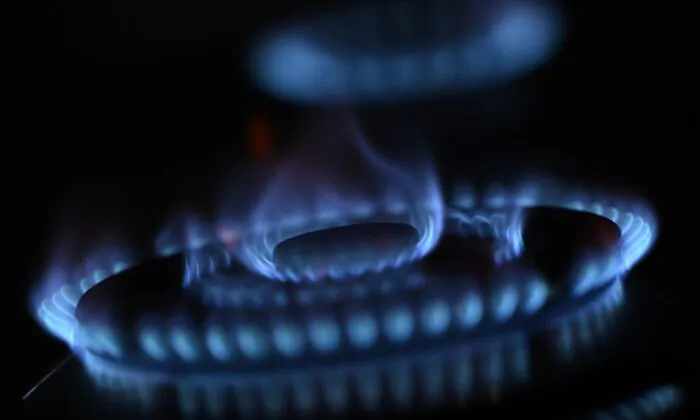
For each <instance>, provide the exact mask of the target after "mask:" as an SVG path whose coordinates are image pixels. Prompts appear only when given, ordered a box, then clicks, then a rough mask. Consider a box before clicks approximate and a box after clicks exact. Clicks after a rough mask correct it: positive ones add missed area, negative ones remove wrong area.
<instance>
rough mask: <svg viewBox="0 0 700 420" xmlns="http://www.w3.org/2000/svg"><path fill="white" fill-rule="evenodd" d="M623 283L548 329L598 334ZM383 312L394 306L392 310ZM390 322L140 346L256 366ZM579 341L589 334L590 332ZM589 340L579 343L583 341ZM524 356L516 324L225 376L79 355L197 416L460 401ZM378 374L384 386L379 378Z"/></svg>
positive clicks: (434, 309)
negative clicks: (171, 391)
mask: <svg viewBox="0 0 700 420" xmlns="http://www.w3.org/2000/svg"><path fill="white" fill-rule="evenodd" d="M620 287H621V283H619V282H616V283H614V285H613V287H611V288H610V289H609V292H605V293H603V294H601V295H600V296H599V297H597V298H596V299H594V300H593V301H591V302H590V303H588V304H586V305H584V306H583V307H580V308H578V309H576V310H574V311H573V313H571V314H569V315H568V316H566V317H564V318H562V319H561V320H560V321H559V322H558V325H559V326H558V327H557V328H556V329H555V330H554V331H553V334H554V335H559V330H561V329H562V328H563V329H567V331H570V332H571V331H573V332H574V334H575V333H576V331H577V330H572V329H571V327H570V326H569V324H570V322H569V321H567V320H568V319H570V318H572V317H575V319H576V320H578V322H581V320H583V321H585V322H587V323H588V324H590V325H591V328H592V334H594V335H595V336H597V337H601V338H602V337H604V336H605V335H606V334H607V332H608V328H609V327H610V326H611V325H612V324H611V323H610V322H598V320H600V319H607V320H610V318H611V317H612V316H613V315H614V314H615V312H616V311H617V309H619V305H620V304H621V302H622V300H621V299H620V297H621V295H620V291H621V289H620ZM424 308H425V309H424V311H425V312H423V314H429V316H425V317H423V316H420V317H417V318H416V322H417V325H416V328H417V330H416V331H415V332H414V333H413V334H425V333H427V334H429V335H434V334H435V328H436V327H435V326H436V325H440V322H439V321H437V322H436V320H439V319H440V318H441V317H440V316H439V315H437V316H436V314H439V313H440V312H441V311H440V305H439V304H434V303H429V304H427V305H426V306H425V307H424ZM387 313H392V310H389V311H387ZM388 320H389V318H386V317H385V316H381V315H377V316H375V315H373V314H372V313H371V312H364V313H362V314H358V315H357V316H356V317H355V318H354V320H353V322H355V323H359V324H362V327H363V328H361V329H357V330H351V329H342V327H341V326H339V325H337V324H334V322H333V321H332V320H329V319H328V318H326V319H323V318H321V319H317V320H315V321H312V322H309V323H308V325H307V326H306V328H304V327H302V326H300V325H295V323H294V322H291V323H289V322H286V321H285V320H280V321H278V322H276V323H275V324H274V325H273V326H272V328H271V329H269V330H261V329H255V328H253V327H251V326H250V325H241V326H239V328H238V329H237V330H234V331H232V330H231V329H230V328H228V327H226V326H223V325H220V326H216V325H212V326H211V327H210V329H209V330H208V332H207V333H206V334H205V336H204V337H203V342H201V343H198V344H196V345H192V344H190V345H189V346H188V347H186V346H185V345H184V343H192V341H190V340H195V337H196V334H192V335H191V336H190V337H187V338H186V339H183V338H178V337H181V336H183V335H184V334H188V333H184V332H180V333H179V335H178V334H174V335H173V342H172V344H171V345H167V344H165V343H163V344H162V347H161V346H159V345H155V344H147V345H146V346H145V347H144V349H145V351H148V352H150V353H149V354H151V355H152V357H154V358H157V359H156V360H158V361H161V362H166V363H167V360H171V362H172V361H173V360H175V359H168V358H178V359H181V360H184V361H186V362H187V363H193V364H201V363H202V359H203V358H209V359H212V358H213V359H215V360H218V361H226V362H228V363H230V362H231V360H235V359H243V360H244V361H246V363H251V362H252V363H257V362H264V361H266V360H273V359H274V358H275V355H276V356H277V357H284V358H285V359H292V360H294V359H298V358H300V357H302V356H303V355H304V354H305V353H306V352H309V351H313V352H319V353H321V354H339V353H340V352H341V350H340V348H339V347H338V345H339V342H340V341H342V340H343V339H345V340H347V339H351V340H354V341H353V342H354V343H355V345H356V346H360V348H364V349H366V348H368V346H371V345H372V344H373V343H374V342H376V340H377V339H379V336H384V337H393V339H400V338H401V337H406V333H405V332H406V331H409V330H407V329H406V327H405V325H407V324H406V323H405V322H399V323H397V322H395V321H388ZM387 322H388V323H387ZM402 325H403V326H402ZM295 328H296V329H295ZM421 330H422V332H421ZM173 332H174V330H173ZM227 334H235V335H237V336H238V340H240V342H239V343H238V345H237V346H235V348H232V347H231V345H230V344H229V343H230V340H228V339H223V338H221V337H222V336H224V335H227ZM577 337H578V336H576V335H574V336H573V337H572V342H571V345H572V346H571V347H566V348H563V349H562V350H561V351H569V352H570V351H574V350H576V349H577V348H578V345H579V340H578V338H577ZM583 338H585V340H588V341H590V337H583ZM587 344H588V343H587V342H586V341H583V342H581V345H584V346H586V345H587ZM307 346H310V347H312V348H308V347H307ZM204 349H208V350H204ZM205 353H206V354H205ZM529 353H530V348H529V343H528V340H527V337H526V334H525V333H523V332H517V331H514V332H512V333H508V334H505V335H496V336H491V337H485V338H481V339H478V340H471V341H468V342H466V343H463V344H459V345H451V346H441V347H439V348H437V349H433V350H431V351H429V352H418V353H415V352H408V353H407V352H403V353H398V354H395V355H393V356H391V359H390V360H386V359H382V358H380V359H377V358H373V357H364V358H360V359H354V361H353V362H351V363H348V362H345V363H335V364H332V365H330V366H327V367H322V368H315V369H311V368H308V367H307V368H303V369H298V370H284V371H280V370H269V371H267V370H266V371H263V372H256V373H253V374H250V373H238V374H225V373H223V372H221V371H220V370H219V373H203V372H201V373H197V372H196V371H195V372H192V373H189V374H178V375H174V374H172V373H169V372H168V369H163V370H160V371H158V370H148V371H144V370H140V369H134V368H130V367H127V366H123V365H122V364H115V363H114V362H110V361H108V360H106V359H105V358H103V357H99V356H96V355H95V354H93V353H85V354H84V359H83V360H84V363H85V365H86V368H87V369H88V371H89V372H90V373H91V375H92V376H93V377H94V379H95V381H96V382H97V384H98V385H100V386H103V387H105V388H106V389H107V390H110V391H116V392H119V393H122V394H126V395H130V394H136V395H138V397H139V398H140V399H141V402H142V403H143V404H146V405H148V404H155V403H156V398H155V395H154V392H155V390H157V389H158V385H172V386H175V387H176V388H177V393H178V397H179V400H180V404H181V409H182V410H183V412H184V414H186V415H188V414H189V415H197V414H198V413H199V414H201V412H200V410H204V413H206V414H208V415H217V414H218V415H224V414H225V413H230V412H231V411H236V412H238V413H239V414H241V415H245V414H261V415H263V416H267V417H274V416H275V415H276V414H279V413H281V412H282V411H284V410H289V409H290V408H291V409H292V410H295V411H297V412H298V413H299V414H313V413H318V412H321V411H323V410H326V409H330V410H331V412H337V413H340V412H346V411H347V410H348V409H349V408H350V407H349V403H350V401H351V400H352V399H354V398H356V399H357V401H358V403H359V404H360V407H359V409H360V410H366V411H373V410H377V409H379V408H380V407H381V402H382V401H390V403H391V405H392V406H393V407H397V408H410V407H411V406H412V405H414V404H415V402H416V401H423V403H424V404H427V405H433V404H440V403H442V402H444V401H448V400H449V401H452V402H454V400H452V399H453V398H455V399H456V400H457V401H462V402H467V401H469V400H471V399H473V398H475V397H477V396H479V395H480V394H482V393H483V392H484V391H485V390H488V391H493V390H494V389H496V390H500V389H505V388H506V387H507V386H508V385H511V384H522V383H527V382H528V381H529V380H530V377H531V370H532V369H533V368H534V366H533V365H532V362H531V359H530V354H529ZM355 360H356V361H355ZM170 366H172V365H171V364H170ZM384 381H386V383H387V385H388V386H387V387H384V386H382V385H381V383H382V382H384ZM288 404H291V407H290V406H289V405H288Z"/></svg>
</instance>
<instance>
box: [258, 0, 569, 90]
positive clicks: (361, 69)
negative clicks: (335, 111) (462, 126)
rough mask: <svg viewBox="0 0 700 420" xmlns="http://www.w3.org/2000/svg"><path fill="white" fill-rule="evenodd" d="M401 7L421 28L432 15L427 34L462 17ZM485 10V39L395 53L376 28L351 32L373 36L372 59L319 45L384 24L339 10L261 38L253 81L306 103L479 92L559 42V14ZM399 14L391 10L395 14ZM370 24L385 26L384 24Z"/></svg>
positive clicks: (528, 4) (526, 67) (466, 24)
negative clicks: (367, 23)
mask: <svg viewBox="0 0 700 420" xmlns="http://www.w3.org/2000/svg"><path fill="white" fill-rule="evenodd" d="M402 5H403V6H404V7H403V8H406V7H408V9H409V11H413V12H415V13H414V14H416V17H417V18H418V19H420V20H421V21H422V22H421V25H430V23H429V22H430V21H429V18H428V16H426V14H427V15H430V14H434V15H436V16H437V17H438V19H437V21H438V22H437V23H435V24H434V26H435V27H434V28H432V30H431V31H429V32H430V33H433V34H438V33H441V32H444V30H446V29H447V28H446V27H445V26H446V25H445V23H443V22H442V21H446V20H447V21H449V20H455V19H457V20H459V19H460V16H458V15H455V10H453V9H454V6H457V5H456V4H450V5H446V4H443V2H440V1H436V2H431V3H430V5H431V7H429V8H428V9H429V10H427V11H423V10H421V9H420V6H418V5H410V3H405V4H402ZM394 7H396V6H394ZM484 7H486V8H487V9H489V10H490V11H491V12H492V15H490V16H492V17H489V18H486V17H485V18H483V19H481V20H482V22H480V23H479V25H483V24H484V22H485V21H486V22H488V23H487V28H486V30H485V31H484V32H483V33H481V34H478V35H476V36H474V35H473V34H470V35H462V36H461V37H460V36H458V38H459V39H458V40H456V41H455V40H451V41H448V42H447V43H444V44H442V45H437V46H435V47H433V48H432V49H431V48H426V47H425V46H423V47H418V46H415V47H413V48H412V47H410V45H407V46H405V47H404V48H400V49H399V48H397V49H396V50H392V49H391V48H388V46H386V45H385V44H386V43H387V41H386V40H385V39H382V37H381V36H382V34H378V33H376V31H375V30H374V28H371V29H372V30H366V29H360V30H362V31H363V32H362V33H358V34H356V36H357V37H367V36H374V37H375V38H376V39H375V40H374V42H373V48H374V49H378V51H375V52H370V53H368V52H360V53H345V52H343V51H338V50H337V49H332V47H331V49H329V48H328V47H324V45H323V44H324V42H325V41H327V40H328V39H329V38H332V37H333V36H334V34H332V33H325V32H329V31H340V32H343V33H352V32H353V31H358V28H360V27H361V25H359V24H358V22H356V21H355V20H357V19H360V20H362V19H366V18H367V17H368V16H369V17H370V18H371V17H372V16H374V17H375V18H376V19H377V20H381V19H382V18H381V16H380V13H381V11H380V10H378V9H376V8H370V9H362V8H361V9H360V10H356V11H354V12H337V13H336V14H335V15H332V16H328V17H325V18H319V19H318V20H316V21H311V22H306V23H303V24H299V25H298V26H293V27H289V28H285V29H283V30H279V31H277V32H275V33H272V34H271V35H269V36H267V37H266V38H264V39H263V40H262V41H261V42H259V44H258V46H257V48H256V49H255V51H254V55H253V65H252V70H253V76H254V77H256V78H257V79H258V81H259V83H260V84H261V85H262V86H263V87H264V88H266V89H268V90H269V91H271V92H273V93H275V94H276V95H279V96H280V97H283V98H287V99H292V100H298V101H305V102H328V101H340V102H347V101H358V100H382V99H396V98H399V97H407V96H421V95H427V94H431V93H434V92H436V91H444V90H447V89H454V88H467V89H469V88H478V87H481V86H483V85H486V84H491V83H498V82H502V81H506V80H509V79H512V78H515V77H517V76H519V75H521V74H523V73H526V72H528V71H530V70H532V69H534V68H536V67H537V66H538V65H539V64H541V63H542V62H543V61H545V60H546V59H547V58H548V57H549V56H550V55H551V54H552V52H553V51H554V50H555V49H556V47H557V45H558V43H559V41H560V39H561V38H562V31H561V19H560V15H559V13H557V11H556V10H555V9H554V8H553V7H551V6H547V5H546V4H544V3H543V2H534V1H508V2H498V3H494V4H493V5H489V6H484ZM403 8H402V9H403ZM413 9H416V10H413ZM491 9H493V10H491ZM400 12H401V11H400V10H394V13H400ZM493 16H495V18H494V17H493ZM461 18H462V20H463V22H459V24H458V28H459V31H465V32H466V30H465V28H469V29H472V28H473V26H474V24H475V22H474V20H477V19H476V18H475V17H474V16H473V15H472V14H471V13H465V15H464V16H462V17H461ZM487 19H490V20H487ZM375 26H377V27H382V28H385V27H386V25H385V23H384V22H381V23H377V24H376V25H375ZM418 26H419V27H420V25H418ZM329 28H333V29H329ZM339 28H345V29H344V30H343V29H339ZM385 29H386V28H385ZM394 29H396V30H397V31H398V32H402V35H406V37H407V38H416V37H420V36H423V37H425V36H426V35H425V34H420V35H419V34H418V33H415V34H413V37H411V36H410V34H408V35H407V34H405V33H403V32H405V31H406V30H408V31H409V32H410V31H411V30H416V26H415V25H413V26H411V27H410V29H404V30H401V29H397V28H394ZM324 30H325V32H324ZM387 30H389V31H390V29H387ZM372 34H374V35H372ZM383 47H386V48H383Z"/></svg>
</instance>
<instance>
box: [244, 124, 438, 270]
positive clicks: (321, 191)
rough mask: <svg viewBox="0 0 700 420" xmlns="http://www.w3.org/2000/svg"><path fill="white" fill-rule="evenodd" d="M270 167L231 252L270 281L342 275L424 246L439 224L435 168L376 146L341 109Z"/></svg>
mask: <svg viewBox="0 0 700 420" xmlns="http://www.w3.org/2000/svg"><path fill="white" fill-rule="evenodd" d="M298 141H299V143H298V144H299V147H298V148H297V150H296V152H295V153H293V155H292V156H291V158H290V159H289V160H288V161H287V162H286V163H285V164H283V165H281V166H280V167H279V168H278V170H276V172H275V173H274V175H273V177H272V179H271V180H270V182H269V183H268V185H267V187H266V189H265V191H264V193H263V194H262V196H261V198H260V200H259V201H258V203H257V205H256V206H255V207H254V210H253V212H252V215H251V217H250V229H249V231H248V232H247V234H246V235H244V237H243V238H242V239H241V242H240V246H239V247H238V249H237V255H238V256H239V258H240V260H241V261H242V263H243V264H244V265H245V266H247V267H248V268H249V269H251V270H252V271H254V272H256V273H258V274H261V275H263V276H265V277H267V278H270V279H276V280H287V281H294V282H298V281H301V280H319V279H323V278H332V279H341V278H345V277H352V276H358V275H362V274H365V273H368V272H372V271H374V272H378V271H382V270H383V269H385V268H388V267H398V266H400V265H402V264H403V263H405V262H407V261H411V260H415V259H418V258H420V257H422V256H424V255H425V254H426V253H428V252H429V251H430V250H431V249H432V248H433V247H434V246H435V244H436V243H437V241H438V239H439V237H440V233H441V232H442V227H443V221H442V220H443V202H442V197H441V192H440V188H439V186H438V182H437V179H436V177H435V174H434V171H433V168H432V167H431V166H429V165H418V166H416V167H411V168H407V167H404V166H402V165H399V164H397V163H395V162H391V161H389V160H388V159H386V158H385V157H383V156H381V155H380V154H379V153H378V152H377V151H375V150H373V148H372V147H371V146H370V144H369V142H368V140H367V139H366V138H365V137H364V135H363V134H362V133H361V132H360V129H359V127H358V126H357V124H356V123H355V121H353V119H352V118H351V117H349V115H348V114H346V113H343V112H334V113H331V114H330V115H328V116H325V117H324V118H323V119H319V120H318V121H314V124H313V127H310V128H307V130H305V131H304V132H303V133H302V135H301V137H300V138H299V139H298Z"/></svg>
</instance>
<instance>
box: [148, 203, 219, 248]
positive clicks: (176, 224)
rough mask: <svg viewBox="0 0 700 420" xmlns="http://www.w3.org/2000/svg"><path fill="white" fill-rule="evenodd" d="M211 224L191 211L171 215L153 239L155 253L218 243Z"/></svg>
mask: <svg viewBox="0 0 700 420" xmlns="http://www.w3.org/2000/svg"><path fill="white" fill-rule="evenodd" d="M219 242H220V238H219V237H218V236H217V234H216V232H215V230H214V228H213V227H212V224H211V223H209V222H206V221H204V220H203V219H202V218H201V217H200V216H198V215H196V214H193V213H186V212H183V213H180V214H178V215H177V216H176V217H173V218H172V219H171V220H170V221H169V223H168V225H167V226H166V227H165V228H164V229H163V230H162V231H161V233H160V234H159V235H158V237H156V240H155V251H156V254H157V255H161V256H169V255H175V254H179V253H180V252H183V251H187V250H193V249H199V248H202V247H205V246H207V245H210V244H213V243H219Z"/></svg>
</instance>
